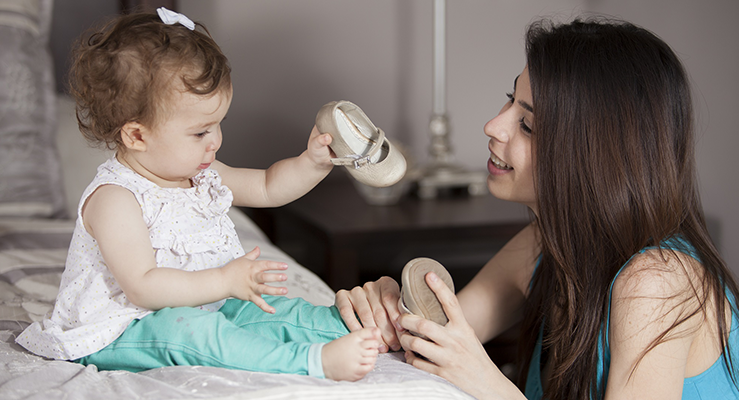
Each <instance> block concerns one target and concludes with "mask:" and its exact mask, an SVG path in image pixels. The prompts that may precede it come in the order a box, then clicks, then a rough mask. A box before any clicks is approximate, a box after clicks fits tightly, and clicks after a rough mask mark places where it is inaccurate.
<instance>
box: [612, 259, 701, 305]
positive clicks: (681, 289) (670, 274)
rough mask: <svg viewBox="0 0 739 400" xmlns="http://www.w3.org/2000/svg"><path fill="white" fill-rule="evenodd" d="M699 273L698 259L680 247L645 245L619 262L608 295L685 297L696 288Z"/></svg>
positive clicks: (698, 289) (697, 287)
mask: <svg viewBox="0 0 739 400" xmlns="http://www.w3.org/2000/svg"><path fill="white" fill-rule="evenodd" d="M703 274H704V269H703V265H702V264H701V263H700V261H698V260H697V259H696V258H695V257H694V256H692V255H690V254H688V253H686V252H683V251H681V250H680V249H672V248H648V249H644V250H642V251H640V252H639V253H637V254H635V255H634V256H633V257H632V258H631V260H629V261H628V262H627V263H626V265H624V266H623V268H622V269H621V271H620V273H619V274H618V275H617V276H616V278H615V280H614V282H613V289H612V290H613V291H612V295H613V297H614V298H622V297H641V296H648V297H652V298H657V299H668V298H678V299H682V300H686V299H687V298H690V297H695V295H696V294H698V293H699V292H700V287H701V286H702V280H703Z"/></svg>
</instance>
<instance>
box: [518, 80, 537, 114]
mask: <svg viewBox="0 0 739 400" xmlns="http://www.w3.org/2000/svg"><path fill="white" fill-rule="evenodd" d="M519 76H521V75H518V76H516V79H514V80H513V93H516V84H517V83H518V77H519ZM517 103H518V104H519V105H520V106H521V107H523V109H524V110H526V111H528V112H530V113H532V114H533V113H534V107H532V106H531V104H529V103H527V102H525V101H523V100H518V101H517Z"/></svg>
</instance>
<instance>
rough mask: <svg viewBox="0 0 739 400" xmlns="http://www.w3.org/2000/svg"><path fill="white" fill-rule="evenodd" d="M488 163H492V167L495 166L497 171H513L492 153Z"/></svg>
mask: <svg viewBox="0 0 739 400" xmlns="http://www.w3.org/2000/svg"><path fill="white" fill-rule="evenodd" d="M490 161H491V162H492V163H493V165H495V166H496V167H497V168H499V169H508V170H510V169H513V167H511V166H510V165H508V164H506V163H505V162H503V160H501V159H500V158H498V157H497V156H496V155H495V154H493V153H490Z"/></svg>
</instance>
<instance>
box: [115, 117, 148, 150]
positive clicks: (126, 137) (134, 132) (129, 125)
mask: <svg viewBox="0 0 739 400" xmlns="http://www.w3.org/2000/svg"><path fill="white" fill-rule="evenodd" d="M145 133H146V127H145V126H144V125H141V124H140V123H138V122H136V121H130V122H126V124H125V125H123V128H121V139H122V140H123V145H125V146H126V148H127V149H129V150H137V151H144V150H146V142H145V141H144V134H145Z"/></svg>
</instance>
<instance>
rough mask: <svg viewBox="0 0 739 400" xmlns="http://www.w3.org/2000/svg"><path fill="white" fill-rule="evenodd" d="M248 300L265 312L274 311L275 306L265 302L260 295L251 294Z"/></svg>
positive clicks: (271, 312)
mask: <svg viewBox="0 0 739 400" xmlns="http://www.w3.org/2000/svg"><path fill="white" fill-rule="evenodd" d="M249 300H250V301H251V302H252V303H254V305H256V306H257V307H259V308H260V309H262V311H264V312H266V313H270V314H274V313H275V311H276V310H275V308H274V307H272V306H271V305H269V304H267V302H266V301H264V299H263V298H262V297H261V296H252V298H251V299H249Z"/></svg>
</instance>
